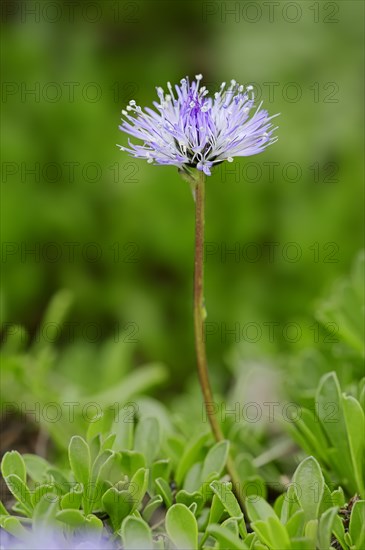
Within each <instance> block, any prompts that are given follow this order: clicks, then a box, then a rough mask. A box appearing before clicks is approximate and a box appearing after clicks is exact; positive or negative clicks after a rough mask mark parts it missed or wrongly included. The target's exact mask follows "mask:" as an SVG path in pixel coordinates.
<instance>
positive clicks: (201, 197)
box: [193, 172, 244, 512]
mask: <svg viewBox="0 0 365 550" xmlns="http://www.w3.org/2000/svg"><path fill="white" fill-rule="evenodd" d="M205 179H206V176H205V174H204V173H203V172H199V174H198V176H197V179H196V180H195V181H194V184H193V186H194V189H193V194H194V197H195V265H194V329H195V349H196V359H197V369H198V375H199V382H200V387H201V390H202V394H203V399H204V406H205V410H206V414H207V416H208V419H209V423H210V426H211V429H212V432H213V435H214V437H215V439H216V441H217V442H218V441H222V440H223V439H224V435H223V432H222V429H221V427H220V425H219V422H218V420H217V417H216V414H215V406H214V405H215V404H214V399H213V393H212V388H211V385H210V380H209V372H208V365H207V356H206V350H205V340H204V322H205V317H206V311H205V307H204V221H205ZM226 466H227V471H228V474H229V476H230V478H231V481H232V490H233V492H234V494H235V496H236V498H237V500H238V502H239V504H240V506H241V509H242V511H243V512H244V498H243V492H242V490H241V489H242V487H241V485H240V480H239V477H238V474H237V471H236V468H235V466H234V462H233V460H232V458H231V457H230V456H229V457H228V460H227V465H226Z"/></svg>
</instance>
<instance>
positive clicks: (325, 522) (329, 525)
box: [318, 507, 338, 550]
mask: <svg viewBox="0 0 365 550" xmlns="http://www.w3.org/2000/svg"><path fill="white" fill-rule="evenodd" d="M337 511H338V508H336V507H333V508H329V509H328V510H326V512H324V514H322V515H321V517H320V519H319V525H318V545H319V548H324V549H325V550H328V549H329V547H330V546H331V535H332V529H333V523H334V521H335V517H336V515H337Z"/></svg>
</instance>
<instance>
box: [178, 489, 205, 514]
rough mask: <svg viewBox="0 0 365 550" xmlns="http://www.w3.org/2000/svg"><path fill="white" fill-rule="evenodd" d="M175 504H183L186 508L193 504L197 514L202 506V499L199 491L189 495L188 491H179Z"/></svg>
mask: <svg viewBox="0 0 365 550" xmlns="http://www.w3.org/2000/svg"><path fill="white" fill-rule="evenodd" d="M176 502H179V503H180V504H185V506H187V507H188V508H189V507H190V506H191V505H192V504H193V503H195V504H196V506H197V510H198V511H199V512H200V511H201V509H202V508H203V506H204V499H203V496H202V494H201V492H200V491H194V492H193V493H189V492H188V491H185V490H184V489H181V491H179V492H178V493H177V494H176Z"/></svg>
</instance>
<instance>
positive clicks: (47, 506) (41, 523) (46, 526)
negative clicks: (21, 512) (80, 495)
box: [32, 493, 59, 535]
mask: <svg viewBox="0 0 365 550" xmlns="http://www.w3.org/2000/svg"><path fill="white" fill-rule="evenodd" d="M58 511H59V501H58V500H54V494H49V493H46V494H45V495H43V496H42V498H41V499H40V500H39V501H38V503H37V505H36V506H35V507H34V512H33V518H32V519H33V530H34V531H35V532H37V533H38V535H41V533H42V531H49V530H50V529H52V531H54V530H55V525H54V524H55V518H56V513H57V512H58Z"/></svg>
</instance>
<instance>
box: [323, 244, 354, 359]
mask: <svg viewBox="0 0 365 550" xmlns="http://www.w3.org/2000/svg"><path fill="white" fill-rule="evenodd" d="M364 260H365V255H364V252H363V251H362V252H361V253H360V254H359V255H358V257H357V258H356V261H355V263H354V267H353V269H352V272H351V276H350V277H347V278H345V279H343V280H341V281H339V282H338V283H337V284H336V285H335V287H334V289H333V291H332V293H331V295H330V296H329V298H327V299H326V301H324V302H323V303H322V305H321V307H320V308H319V311H318V314H317V316H318V320H319V321H321V322H322V323H324V324H328V323H332V324H335V326H336V327H338V333H339V336H340V337H341V338H342V339H343V340H344V341H345V342H346V343H347V344H348V345H349V346H351V347H352V348H353V349H354V350H355V351H356V352H357V353H358V354H359V355H360V356H361V357H364V316H363V311H364V283H363V281H364Z"/></svg>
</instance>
